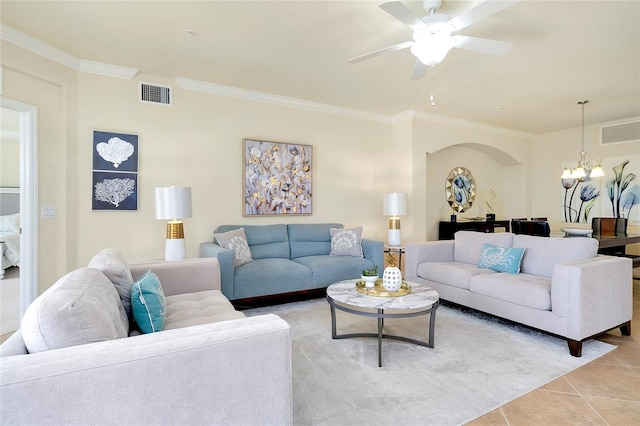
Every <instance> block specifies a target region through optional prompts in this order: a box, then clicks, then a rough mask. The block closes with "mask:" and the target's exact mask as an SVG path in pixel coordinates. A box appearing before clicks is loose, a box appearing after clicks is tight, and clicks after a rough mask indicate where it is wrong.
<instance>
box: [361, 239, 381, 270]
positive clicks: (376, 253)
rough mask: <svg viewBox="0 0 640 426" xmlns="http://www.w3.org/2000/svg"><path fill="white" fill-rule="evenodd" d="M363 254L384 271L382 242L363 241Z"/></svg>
mask: <svg viewBox="0 0 640 426" xmlns="http://www.w3.org/2000/svg"><path fill="white" fill-rule="evenodd" d="M362 253H363V254H364V258H365V259H368V260H370V261H372V262H373V263H374V264H376V265H378V270H379V271H382V270H384V243H383V242H382V241H375V240H367V239H364V238H363V239H362Z"/></svg>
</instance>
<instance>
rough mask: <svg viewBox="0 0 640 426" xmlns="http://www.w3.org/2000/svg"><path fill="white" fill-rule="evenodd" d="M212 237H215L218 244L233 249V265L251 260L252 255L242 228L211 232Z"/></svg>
mask: <svg viewBox="0 0 640 426" xmlns="http://www.w3.org/2000/svg"><path fill="white" fill-rule="evenodd" d="M213 238H215V239H216V241H217V242H218V244H220V246H222V247H224V248H226V249H230V250H233V254H234V266H240V265H244V264H245V263H249V262H253V257H252V256H251V250H250V249H249V243H248V242H247V236H246V234H245V233H244V228H239V229H234V230H232V231H229V232H223V233H221V234H213Z"/></svg>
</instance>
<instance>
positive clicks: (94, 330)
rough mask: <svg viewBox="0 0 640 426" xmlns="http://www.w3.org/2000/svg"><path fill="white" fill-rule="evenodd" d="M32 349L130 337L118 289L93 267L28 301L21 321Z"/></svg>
mask: <svg viewBox="0 0 640 426" xmlns="http://www.w3.org/2000/svg"><path fill="white" fill-rule="evenodd" d="M20 329H21V331H22V338H23V339H24V343H25V345H26V347H27V349H28V350H29V352H30V353H35V352H43V351H47V350H50V349H59V348H65V347H67V346H75V345H83V344H86V343H93V342H101V341H105V340H112V339H118V338H122V337H127V335H128V333H129V321H128V319H127V317H126V315H124V312H123V311H122V304H121V303H120V297H119V296H118V292H117V291H116V289H115V288H114V287H113V285H112V284H111V282H110V281H109V279H108V278H107V277H106V276H105V275H104V274H103V273H102V272H100V271H99V270H97V269H93V268H80V269H76V270H74V271H72V272H70V273H68V274H67V275H65V276H64V277H62V278H60V279H59V280H58V281H57V282H56V283H55V284H54V285H53V286H51V287H50V288H49V289H47V290H46V291H45V292H44V293H42V294H41V295H40V296H38V298H36V300H34V301H33V303H31V305H29V307H28V308H27V310H26V312H25V313H24V317H23V318H22V323H21V324H20Z"/></svg>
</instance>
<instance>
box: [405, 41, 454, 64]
mask: <svg viewBox="0 0 640 426" xmlns="http://www.w3.org/2000/svg"><path fill="white" fill-rule="evenodd" d="M453 45H454V40H453V38H452V37H450V36H449V35H448V34H431V35H429V36H428V37H425V38H420V39H419V40H416V41H415V43H413V45H412V46H411V53H413V55H414V56H415V57H417V58H418V59H419V60H420V62H422V63H423V64H425V65H428V66H431V67H433V66H435V65H438V64H439V63H440V62H442V60H443V59H444V57H445V56H447V53H449V51H450V50H451V49H452V48H453Z"/></svg>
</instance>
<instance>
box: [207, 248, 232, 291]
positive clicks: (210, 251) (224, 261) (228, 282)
mask: <svg viewBox="0 0 640 426" xmlns="http://www.w3.org/2000/svg"><path fill="white" fill-rule="evenodd" d="M200 257H215V258H217V259H218V262H219V263H220V290H221V291H222V294H224V295H225V296H227V298H228V299H229V300H233V299H235V297H234V295H233V282H234V279H235V273H236V271H235V263H234V262H235V258H234V254H233V250H230V249H226V248H223V247H221V246H220V245H218V244H216V243H213V242H205V243H201V244H200Z"/></svg>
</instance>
